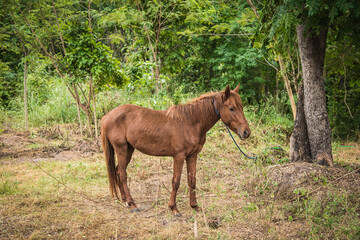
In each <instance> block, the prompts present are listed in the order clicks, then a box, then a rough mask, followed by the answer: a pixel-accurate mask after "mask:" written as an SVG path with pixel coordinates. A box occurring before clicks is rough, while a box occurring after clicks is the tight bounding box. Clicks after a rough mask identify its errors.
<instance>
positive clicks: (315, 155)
mask: <svg viewBox="0 0 360 240" xmlns="http://www.w3.org/2000/svg"><path fill="white" fill-rule="evenodd" d="M326 36H327V28H325V29H320V30H313V29H311V28H308V27H307V24H306V21H304V23H302V24H301V25H298V26H297V38H298V44H299V51H300V59H301V66H302V76H303V83H304V115H305V120H306V126H307V134H308V137H309V143H310V151H311V158H312V159H315V160H316V161H317V163H318V164H322V165H328V166H333V158H332V147H331V129H330V124H329V117H328V114H327V109H326V98H325V84H324V78H323V67H324V61H325V45H326ZM300 144H301V143H300Z"/></svg>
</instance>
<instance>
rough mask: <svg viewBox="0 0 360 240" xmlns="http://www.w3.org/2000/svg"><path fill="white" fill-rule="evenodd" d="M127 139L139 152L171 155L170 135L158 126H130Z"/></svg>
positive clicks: (153, 154)
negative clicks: (136, 127) (135, 127)
mask: <svg viewBox="0 0 360 240" xmlns="http://www.w3.org/2000/svg"><path fill="white" fill-rule="evenodd" d="M126 137H127V141H128V142H129V143H130V144H131V145H132V146H133V147H134V148H135V149H137V150H139V151H140V152H142V153H144V154H147V155H152V156H171V155H172V151H171V150H172V149H171V135H170V134H169V132H166V131H165V130H164V129H163V128H160V127H159V126H152V127H142V128H138V129H134V128H130V129H129V131H127V136H126Z"/></svg>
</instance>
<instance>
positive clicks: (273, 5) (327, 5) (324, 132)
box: [249, 0, 360, 166]
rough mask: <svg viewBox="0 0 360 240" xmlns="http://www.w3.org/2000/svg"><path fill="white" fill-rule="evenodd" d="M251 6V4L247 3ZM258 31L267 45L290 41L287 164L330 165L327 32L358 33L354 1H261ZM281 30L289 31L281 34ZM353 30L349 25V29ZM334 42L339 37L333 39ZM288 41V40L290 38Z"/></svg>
mask: <svg viewBox="0 0 360 240" xmlns="http://www.w3.org/2000/svg"><path fill="white" fill-rule="evenodd" d="M249 2H250V3H251V1H249ZM262 6H264V7H263V9H262V10H261V14H260V25H262V26H266V27H265V28H260V31H263V32H267V33H269V35H270V36H271V37H273V38H272V39H269V38H267V43H271V42H272V41H273V40H274V39H276V38H279V37H282V38H283V39H287V36H292V35H293V36H296V37H297V43H298V48H299V52H300V59H301V67H302V80H303V82H302V86H301V88H300V90H299V96H298V104H297V114H296V119H295V127H294V131H293V134H292V136H291V139H290V158H291V161H307V162H312V161H314V160H315V161H316V162H317V163H319V164H324V165H330V166H332V165H333V157H332V147H331V129H330V124H329V118H328V113H327V107H326V95H325V84H324V61H325V50H326V39H327V34H328V32H329V30H330V29H332V30H335V32H341V31H346V30H348V29H349V26H353V28H352V29H351V30H352V32H353V33H358V31H359V27H358V24H356V23H357V22H359V16H360V15H359V10H360V4H359V2H358V1H355V0H347V1H341V0H333V1H312V0H303V1H295V0H294V1H263V5H262ZM283 24H285V25H287V26H290V27H288V28H287V29H289V30H290V31H288V32H285V31H283V29H284V28H282V27H280V26H282V25H283ZM353 24H355V25H353ZM339 36H340V34H339ZM290 39H291V37H290Z"/></svg>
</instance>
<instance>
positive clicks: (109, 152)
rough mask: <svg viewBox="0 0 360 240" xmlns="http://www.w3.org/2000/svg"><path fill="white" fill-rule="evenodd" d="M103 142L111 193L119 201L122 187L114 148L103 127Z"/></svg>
mask: <svg viewBox="0 0 360 240" xmlns="http://www.w3.org/2000/svg"><path fill="white" fill-rule="evenodd" d="M101 141H102V147H103V150H104V153H105V162H106V167H107V172H108V178H109V187H110V192H111V195H112V197H116V198H117V199H119V195H118V188H119V187H120V181H119V175H118V173H117V171H116V170H117V168H116V166H115V154H114V153H115V152H114V147H113V145H112V144H111V143H110V141H109V139H108V138H107V135H106V133H105V131H104V128H103V127H102V129H101ZM119 200H120V199H119Z"/></svg>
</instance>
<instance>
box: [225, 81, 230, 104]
mask: <svg viewBox="0 0 360 240" xmlns="http://www.w3.org/2000/svg"><path fill="white" fill-rule="evenodd" d="M228 97H230V88H229V85H227V86H226V88H225V98H224V101H225V100H226V99H228Z"/></svg>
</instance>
